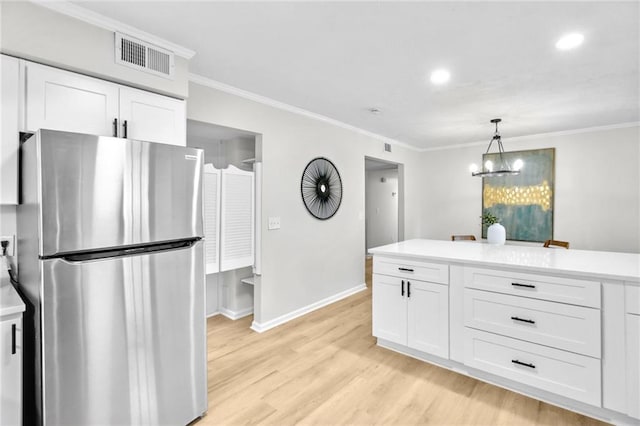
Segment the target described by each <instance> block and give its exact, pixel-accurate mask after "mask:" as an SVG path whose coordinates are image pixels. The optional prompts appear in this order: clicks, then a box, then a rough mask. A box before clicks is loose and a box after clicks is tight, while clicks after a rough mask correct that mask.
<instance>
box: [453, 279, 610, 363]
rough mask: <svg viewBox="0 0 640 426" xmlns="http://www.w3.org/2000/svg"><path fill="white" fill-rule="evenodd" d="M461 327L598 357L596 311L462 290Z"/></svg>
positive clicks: (598, 317) (597, 312)
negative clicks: (462, 320) (462, 318)
mask: <svg viewBox="0 0 640 426" xmlns="http://www.w3.org/2000/svg"><path fill="white" fill-rule="evenodd" d="M464 325H465V326H467V327H473V328H476V329H479V330H484V331H490V332H493V333H498V334H502V335H504V336H507V337H514V338H516V339H522V340H527V341H529V342H534V343H540V344H542V345H546V346H551V347H554V348H558V349H564V350H567V351H572V352H577V353H580V354H583V355H588V356H592V357H595V358H600V357H601V350H602V346H601V342H600V336H601V332H600V310H598V309H594V308H585V307H582V306H574V305H566V304H563V303H554V302H547V301H544V300H536V299H529V298H526V297H518V296H511V295H507V294H500V293H492V292H488V291H482V290H474V289H470V288H465V289H464Z"/></svg>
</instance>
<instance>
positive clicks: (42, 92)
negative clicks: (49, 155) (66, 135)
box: [25, 63, 118, 136]
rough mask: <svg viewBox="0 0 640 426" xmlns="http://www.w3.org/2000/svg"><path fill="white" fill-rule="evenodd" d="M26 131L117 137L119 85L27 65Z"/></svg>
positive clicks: (36, 65)
mask: <svg viewBox="0 0 640 426" xmlns="http://www.w3.org/2000/svg"><path fill="white" fill-rule="evenodd" d="M26 83H27V91H26V94H27V95H26V102H25V108H26V110H25V130H26V131H28V132H35V131H36V130H38V129H53V130H64V131H69V132H77V133H88V134H92V135H101V136H116V135H115V132H114V131H115V126H114V120H115V119H117V118H118V86H117V85H116V84H113V83H109V82H107V81H103V80H99V79H96V78H91V77H87V76H84V75H80V74H76V73H72V72H68V71H62V70H59V69H56V68H51V67H46V66H43V65H39V64H33V63H27V64H26Z"/></svg>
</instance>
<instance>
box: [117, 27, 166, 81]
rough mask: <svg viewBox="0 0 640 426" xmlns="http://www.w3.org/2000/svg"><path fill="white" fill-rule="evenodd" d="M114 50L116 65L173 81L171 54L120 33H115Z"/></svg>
mask: <svg viewBox="0 0 640 426" xmlns="http://www.w3.org/2000/svg"><path fill="white" fill-rule="evenodd" d="M115 48H116V63H117V64H120V65H125V66H128V67H131V68H135V69H137V70H140V71H145V72H148V73H151V74H155V75H159V76H162V77H165V78H170V79H172V80H173V71H174V68H175V64H174V53H173V52H171V51H169V50H166V49H163V48H161V47H158V46H155V45H153V44H150V43H147V42H144V41H141V40H138V39H136V38H133V37H130V36H128V35H125V34H121V33H116V43H115Z"/></svg>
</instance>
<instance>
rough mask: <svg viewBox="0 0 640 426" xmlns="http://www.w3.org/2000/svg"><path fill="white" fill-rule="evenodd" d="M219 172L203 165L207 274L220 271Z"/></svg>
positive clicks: (209, 165)
mask: <svg viewBox="0 0 640 426" xmlns="http://www.w3.org/2000/svg"><path fill="white" fill-rule="evenodd" d="M221 176H222V174H221V171H220V170H218V169H216V168H214V167H213V164H205V165H204V197H203V200H204V239H205V243H204V250H205V267H206V273H207V274H215V273H216V272H219V271H220V181H221Z"/></svg>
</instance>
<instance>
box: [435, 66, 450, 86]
mask: <svg viewBox="0 0 640 426" xmlns="http://www.w3.org/2000/svg"><path fill="white" fill-rule="evenodd" d="M450 78H451V74H449V71H447V70H445V69H439V70H435V71H433V72H432V73H431V82H432V83H433V84H444V83H446V82H447V81H449V79H450Z"/></svg>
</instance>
